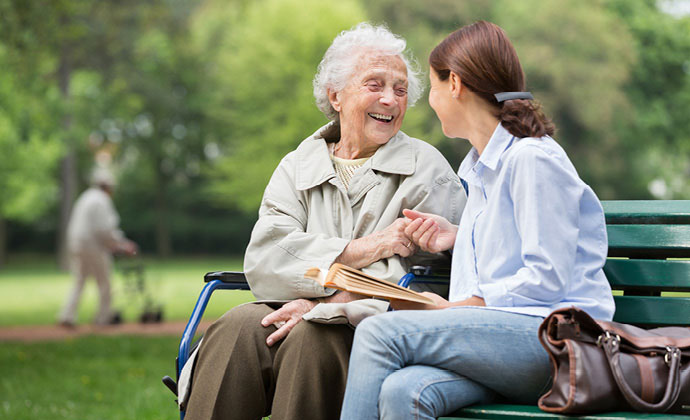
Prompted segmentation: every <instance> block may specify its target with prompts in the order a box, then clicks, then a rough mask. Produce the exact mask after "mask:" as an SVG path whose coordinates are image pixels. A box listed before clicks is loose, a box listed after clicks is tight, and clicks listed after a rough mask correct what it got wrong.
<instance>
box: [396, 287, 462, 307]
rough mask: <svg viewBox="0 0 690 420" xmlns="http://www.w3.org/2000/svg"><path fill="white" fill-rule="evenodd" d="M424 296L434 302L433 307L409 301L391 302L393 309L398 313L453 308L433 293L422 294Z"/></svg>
mask: <svg viewBox="0 0 690 420" xmlns="http://www.w3.org/2000/svg"><path fill="white" fill-rule="evenodd" d="M421 294H422V295H424V296H426V297H428V298H429V299H431V300H433V301H434V304H433V305H427V304H424V303H417V302H410V301H407V300H391V307H392V308H393V309H395V310H396V311H403V310H428V309H444V308H448V307H450V306H451V303H450V302H448V301H447V300H445V299H444V298H442V297H441V296H439V295H437V294H436V293H431V292H422V293H421Z"/></svg>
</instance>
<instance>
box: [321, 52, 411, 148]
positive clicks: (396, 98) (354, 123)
mask: <svg viewBox="0 0 690 420" xmlns="http://www.w3.org/2000/svg"><path fill="white" fill-rule="evenodd" d="M331 103H332V104H333V107H334V108H335V110H336V111H338V112H339V113H340V126H341V134H342V138H343V139H346V138H347V139H354V140H355V141H360V142H362V143H363V146H365V147H376V148H378V146H381V145H383V144H385V143H387V142H388V140H390V138H391V137H393V136H394V135H395V134H396V133H397V132H398V131H399V130H400V126H401V125H402V121H403V117H404V116H405V110H406V109H407V67H406V66H405V63H404V62H403V60H402V59H401V58H400V57H398V56H393V55H377V54H370V55H367V54H365V55H363V56H362V58H361V59H360V61H359V65H358V66H357V68H356V70H355V72H354V74H353V75H352V77H351V78H350V81H349V83H348V84H347V86H346V87H345V88H344V89H343V90H341V91H340V92H338V93H337V94H336V95H335V100H332V101H331Z"/></svg>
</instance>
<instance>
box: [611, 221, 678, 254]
mask: <svg viewBox="0 0 690 420" xmlns="http://www.w3.org/2000/svg"><path fill="white" fill-rule="evenodd" d="M606 230H607V232H608V237H609V257H630V258H636V257H637V258H639V257H642V258H667V257H675V258H688V257H690V225H607V226H606Z"/></svg>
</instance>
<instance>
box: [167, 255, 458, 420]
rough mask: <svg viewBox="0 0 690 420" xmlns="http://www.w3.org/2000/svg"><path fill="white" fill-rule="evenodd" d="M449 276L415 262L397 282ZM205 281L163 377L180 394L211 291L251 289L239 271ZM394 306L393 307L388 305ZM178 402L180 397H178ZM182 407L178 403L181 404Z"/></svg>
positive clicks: (436, 282) (433, 281) (437, 282)
mask: <svg viewBox="0 0 690 420" xmlns="http://www.w3.org/2000/svg"><path fill="white" fill-rule="evenodd" d="M449 277H450V267H431V266H419V265H416V266H413V267H412V268H411V269H410V271H409V272H408V273H407V274H405V275H404V276H402V277H401V278H400V280H399V281H398V285H399V286H402V287H408V286H410V285H411V284H412V283H414V284H417V285H427V286H431V287H439V286H440V287H447V286H448V280H449ZM204 283H206V284H205V285H204V287H203V289H202V290H201V293H200V294H199V298H198V299H197V301H196V304H195V305H194V310H192V314H191V316H190V317H189V321H187V326H186V327H185V329H184V332H183V333H182V338H181V339H180V345H179V347H178V352H177V357H176V358H175V373H176V379H175V380H173V379H172V378H171V377H170V376H167V375H166V376H164V377H163V379H162V380H163V384H164V385H165V386H166V387H167V388H168V389H169V390H170V391H172V393H173V394H175V397H178V382H179V380H180V376H181V374H182V369H183V368H184V366H185V364H186V363H187V361H188V360H189V357H190V355H191V354H192V352H193V351H194V349H195V348H196V346H197V345H198V344H199V341H196V342H195V343H193V340H194V335H195V334H196V330H197V328H198V327H199V322H201V318H202V316H203V315H204V311H205V310H206V306H207V305H208V302H209V300H210V299H211V295H212V294H213V292H215V291H216V290H250V289H249V283H247V278H246V277H245V275H244V273H243V272H238V271H214V272H210V273H206V274H205V275H204ZM389 310H391V309H389ZM175 402H176V403H177V400H175ZM178 407H179V406H178ZM184 417H185V410H183V409H181V410H180V420H184Z"/></svg>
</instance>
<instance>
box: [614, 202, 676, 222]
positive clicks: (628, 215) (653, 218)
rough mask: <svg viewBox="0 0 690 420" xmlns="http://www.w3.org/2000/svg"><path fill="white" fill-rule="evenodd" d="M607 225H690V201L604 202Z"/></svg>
mask: <svg viewBox="0 0 690 420" xmlns="http://www.w3.org/2000/svg"><path fill="white" fill-rule="evenodd" d="M601 204H602V205H603V206H604V212H605V213H606V223H607V224H630V223H635V224H637V223H645V224H690V200H651V201H635V200H614V201H603V202H602V203H601Z"/></svg>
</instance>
